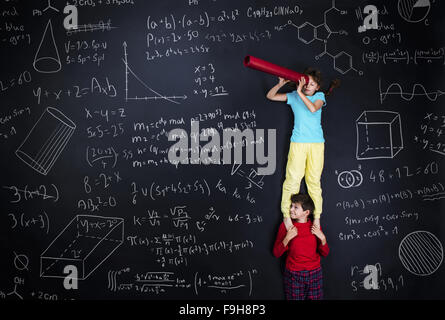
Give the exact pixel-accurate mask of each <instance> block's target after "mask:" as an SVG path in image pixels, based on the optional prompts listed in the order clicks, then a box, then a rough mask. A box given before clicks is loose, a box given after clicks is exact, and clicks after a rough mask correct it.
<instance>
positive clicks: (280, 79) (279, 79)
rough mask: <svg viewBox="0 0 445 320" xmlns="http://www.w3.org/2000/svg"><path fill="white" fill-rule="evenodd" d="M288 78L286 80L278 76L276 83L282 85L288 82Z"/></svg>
mask: <svg viewBox="0 0 445 320" xmlns="http://www.w3.org/2000/svg"><path fill="white" fill-rule="evenodd" d="M289 81H290V80H286V79H284V78H281V77H278V84H279V85H280V86H284V84H286V83H288V82H289Z"/></svg>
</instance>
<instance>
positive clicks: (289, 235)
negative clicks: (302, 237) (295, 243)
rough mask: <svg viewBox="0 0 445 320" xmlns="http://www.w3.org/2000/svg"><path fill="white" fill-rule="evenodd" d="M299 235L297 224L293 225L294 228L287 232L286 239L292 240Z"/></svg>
mask: <svg viewBox="0 0 445 320" xmlns="http://www.w3.org/2000/svg"><path fill="white" fill-rule="evenodd" d="M297 235H298V229H297V228H296V227H295V226H292V228H290V229H289V230H288V231H287V234H286V239H287V241H288V242H289V241H290V240H292V239H293V238H295V237H296V236H297Z"/></svg>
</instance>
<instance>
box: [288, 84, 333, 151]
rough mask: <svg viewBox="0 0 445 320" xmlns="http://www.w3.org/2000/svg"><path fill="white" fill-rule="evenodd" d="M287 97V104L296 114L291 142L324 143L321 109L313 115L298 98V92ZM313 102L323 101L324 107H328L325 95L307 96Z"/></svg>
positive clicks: (320, 93) (317, 93)
mask: <svg viewBox="0 0 445 320" xmlns="http://www.w3.org/2000/svg"><path fill="white" fill-rule="evenodd" d="M286 96H287V104H288V105H290V106H291V107H292V111H293V112H294V129H293V130H292V136H291V138H290V141H292V142H303V143H317V142H324V137H323V129H322V128H321V109H322V108H320V109H318V110H317V111H315V112H314V113H312V112H311V111H310V110H309V109H308V108H307V107H306V105H305V104H304V102H303V100H301V98H300V97H299V96H298V93H297V91H292V92H290V93H288V94H286ZM306 97H307V98H308V99H309V100H310V101H311V102H315V101H316V100H322V101H323V107H324V106H325V105H326V99H325V97H324V93H323V92H321V91H318V92H316V93H314V95H312V96H306Z"/></svg>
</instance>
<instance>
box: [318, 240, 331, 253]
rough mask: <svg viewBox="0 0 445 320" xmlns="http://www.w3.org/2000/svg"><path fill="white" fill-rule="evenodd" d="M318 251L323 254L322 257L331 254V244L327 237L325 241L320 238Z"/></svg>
mask: <svg viewBox="0 0 445 320" xmlns="http://www.w3.org/2000/svg"><path fill="white" fill-rule="evenodd" d="M317 250H318V253H319V254H320V255H321V256H322V257H326V256H327V255H328V254H329V246H328V243H327V241H326V237H325V238H324V243H323V242H322V241H321V240H320V239H318V248H317Z"/></svg>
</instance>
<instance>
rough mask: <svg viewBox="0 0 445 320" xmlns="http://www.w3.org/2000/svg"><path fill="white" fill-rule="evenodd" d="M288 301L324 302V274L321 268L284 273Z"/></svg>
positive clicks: (286, 271)
mask: <svg viewBox="0 0 445 320" xmlns="http://www.w3.org/2000/svg"><path fill="white" fill-rule="evenodd" d="M284 292H285V294H286V300H322V299H323V274H322V271H321V267H319V268H317V269H314V270H309V271H290V270H287V269H285V271H284Z"/></svg>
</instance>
